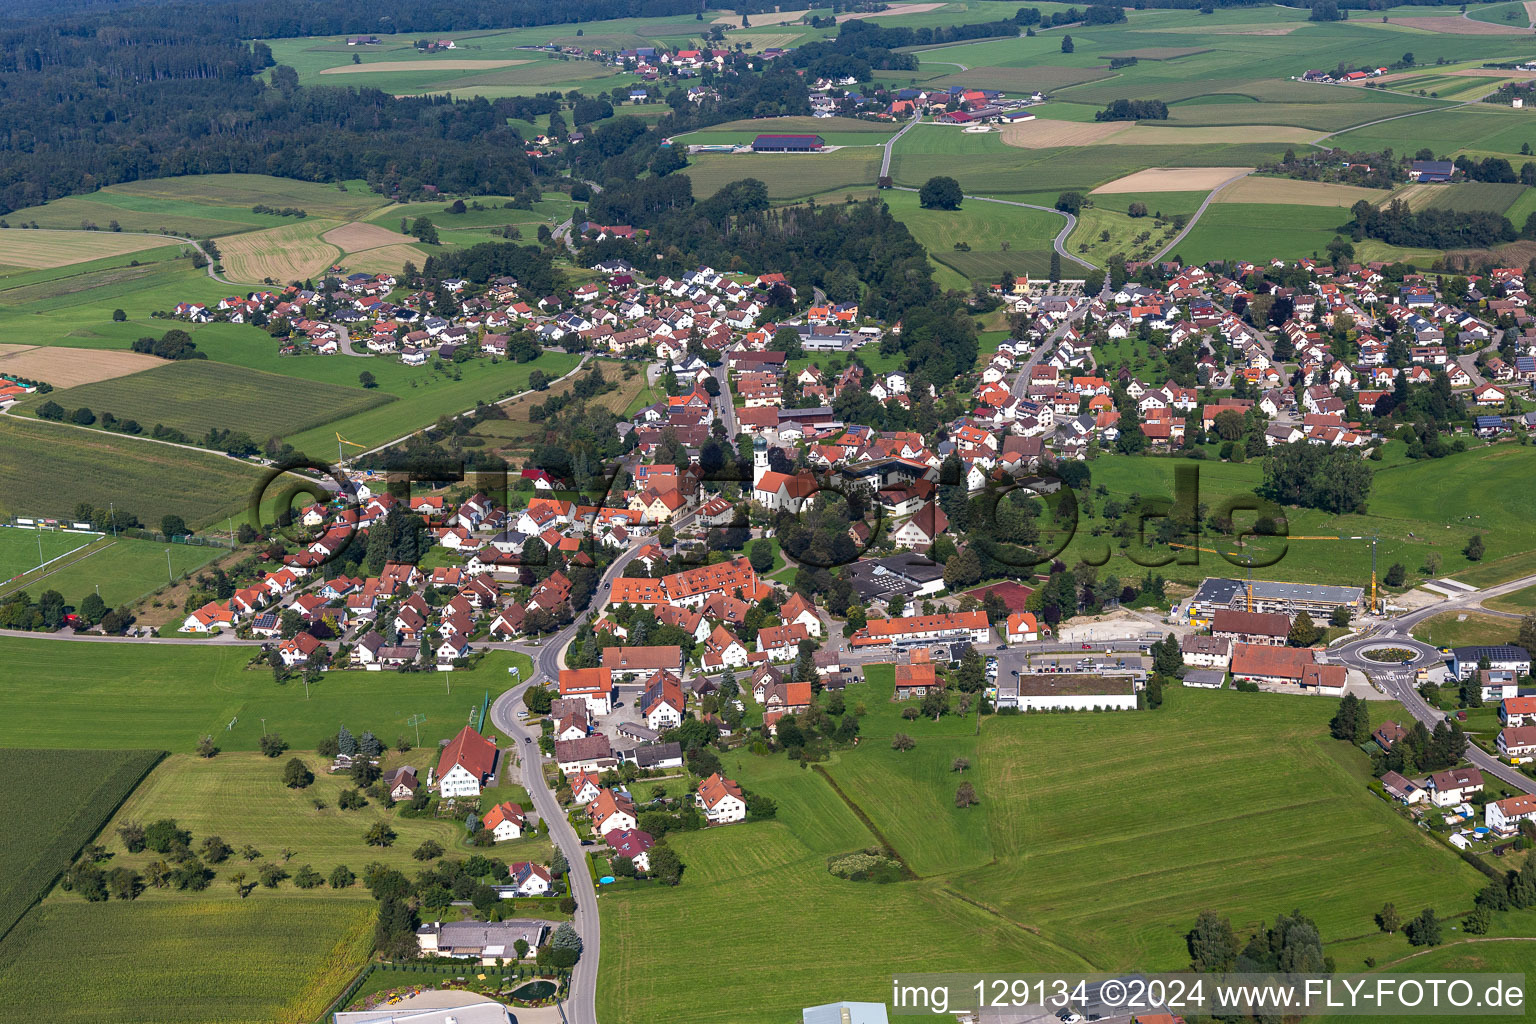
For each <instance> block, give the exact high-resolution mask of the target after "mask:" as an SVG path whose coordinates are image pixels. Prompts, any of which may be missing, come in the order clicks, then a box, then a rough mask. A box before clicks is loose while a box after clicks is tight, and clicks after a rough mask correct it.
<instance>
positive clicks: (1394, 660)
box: [1330, 635, 1445, 671]
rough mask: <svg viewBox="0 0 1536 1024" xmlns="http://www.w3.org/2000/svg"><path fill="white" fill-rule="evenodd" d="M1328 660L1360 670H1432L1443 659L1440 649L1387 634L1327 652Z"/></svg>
mask: <svg viewBox="0 0 1536 1024" xmlns="http://www.w3.org/2000/svg"><path fill="white" fill-rule="evenodd" d="M1330 658H1331V659H1332V660H1334V661H1338V662H1341V663H1343V664H1345V665H1348V666H1350V667H1351V668H1358V669H1361V670H1363V671H1372V670H1377V671H1380V670H1388V671H1392V670H1405V669H1421V668H1431V667H1433V666H1434V665H1437V664H1439V663H1440V662H1441V661H1443V660H1444V658H1445V656H1444V655H1443V654H1441V653H1440V648H1438V647H1435V646H1434V645H1432V644H1427V643H1424V642H1423V641H1422V640H1415V639H1414V638H1413V637H1410V636H1400V635H1388V636H1381V637H1375V638H1372V639H1365V640H1356V641H1354V642H1353V643H1349V644H1345V645H1344V646H1343V647H1340V648H1338V649H1337V650H1335V651H1332V652H1330Z"/></svg>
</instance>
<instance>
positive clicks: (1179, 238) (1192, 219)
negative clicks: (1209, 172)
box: [1147, 171, 1253, 263]
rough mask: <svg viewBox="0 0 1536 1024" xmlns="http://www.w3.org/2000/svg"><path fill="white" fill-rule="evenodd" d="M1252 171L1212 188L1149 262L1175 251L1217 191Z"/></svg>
mask: <svg viewBox="0 0 1536 1024" xmlns="http://www.w3.org/2000/svg"><path fill="white" fill-rule="evenodd" d="M1252 173H1253V172H1252V171H1244V172H1243V173H1242V174H1237V175H1233V176H1232V177H1230V178H1228V179H1227V180H1226V181H1224V182H1222V183H1221V184H1220V185H1217V186H1216V187H1215V188H1213V189H1211V191H1210V192H1208V193H1207V194H1206V197H1205V200H1204V201H1203V202H1201V204H1200V208H1199V209H1198V210H1196V211H1195V213H1194V216H1192V217H1190V218H1189V220H1188V221H1186V222H1185V223H1184V230H1182V231H1180V232H1179V233H1178V234H1176V235H1174V236H1173V238H1172V240H1171V241H1169V243H1168V244H1167V245H1165V246H1163V247H1162V248H1161V249H1159V250H1157V252H1155V253H1153V254H1152V258H1151V259H1149V260H1148V261H1147V262H1149V263H1156V262H1157V261H1158V260H1160V259H1162V258H1163V257H1164V256H1166V255H1167V254H1168V253H1169V252H1171V251H1173V247H1174V246H1176V245H1178V244H1179V243H1180V242H1182V241H1184V236H1185V235H1187V234H1189V233H1190V232H1191V231H1193V230H1194V228H1195V224H1196V222H1198V221H1199V220H1200V215H1201V214H1203V213H1205V208H1206V207H1207V206H1210V205H1211V200H1213V199H1215V198H1216V193H1218V192H1220V191H1221V190H1222V189H1224V188H1226V187H1227V186H1228V185H1230V184H1232V183H1233V182H1234V181H1241V180H1242V179H1243V178H1246V177H1248V175H1250V174H1252Z"/></svg>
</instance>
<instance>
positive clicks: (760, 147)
mask: <svg viewBox="0 0 1536 1024" xmlns="http://www.w3.org/2000/svg"><path fill="white" fill-rule="evenodd" d="M826 145H827V142H826V140H825V139H823V138H822V137H821V136H820V135H759V136H758V137H757V138H755V139H753V140H752V151H753V152H754V153H819V152H821V151H822V150H823V149H825V148H826Z"/></svg>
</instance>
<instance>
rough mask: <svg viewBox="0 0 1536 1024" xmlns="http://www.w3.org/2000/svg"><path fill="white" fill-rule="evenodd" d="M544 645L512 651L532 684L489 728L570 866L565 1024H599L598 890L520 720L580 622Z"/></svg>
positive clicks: (505, 700)
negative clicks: (572, 908) (517, 763)
mask: <svg viewBox="0 0 1536 1024" xmlns="http://www.w3.org/2000/svg"><path fill="white" fill-rule="evenodd" d="M639 550H640V547H639V545H638V544H637V545H636V546H635V547H632V548H630V549H629V550H627V551H625V552H624V553H623V554H622V555H620V556H619V557H618V558H617V559H615V560H614V562H613V564H612V565H611V566H609V567H608V571H607V572H605V573H604V574H603V579H602V582H601V583H600V584H599V585H598V594H597V596H596V597H594V598H593V604H594V607H601V606H602V604H603V602H604V601H606V599H607V591H608V588H609V587H610V586H611V585H612V583H613V580H614V579H616V578H618V577H619V576H621V575H623V573H624V567H625V566H627V565H629V563H630V562H632V561H634V558H635V554H636V553H637V552H638V551H639ZM588 614H591V613H590V612H589V613H585V614H584V615H583V616H580V617H578V619H577V621H576V622H573V623H571V624H570V625H569V626H567V627H566V628H565V629H563V630H561V631H560V632H559V633H557V634H555V635H554V636H553V637H552V638H550V639H549V640H547V641H545V642H544V643H543V644H542V645H541V646H539V647H538V648H536V649H535V648H530V647H528V646H526V645H513V646H514V647H515V648H516V649H518V650H522V651H524V652H525V653H528V654H530V655H532V656H533V659H534V664H533V678H531V679H526V680H524V681H523V682H521V683H520V684H518V685H517V686H515V687H513V688H512V689H510V690H508V691H507V692H506V693H503V694H502V695H501V696H500V697H498V698H496V702H495V703H494V704H492V705H491V723H492V724H493V725H494V726H495V727H496V728H497V729H498V730H499V731H501V732H504V733H506V734H507V735H508V736H510V737H512V741H513V743H514V744H515V746H516V747H517V750H518V754H519V757H520V758H521V759H522V761H523V764H524V771H523V787H524V788H525V789H527V790H528V796H529V797H530V798H531V799H532V801H533V806H534V807H535V808H537V810H538V812H539V816H540V817H541V818H543V819H544V820H545V821H546V822H548V823H549V837H550V839H551V840H552V841H553V842H554V844H555V845H556V846H558V847H559V848H560V852H561V853H563V854H565V860H566V863H567V864H569V865H570V875H569V876H568V877H569V879H570V886H571V895H572V896H574V897H575V898H576V914H575V916H574V918H573V919H572V922H571V923H572V925H573V926H574V927H575V929H576V932H577V934H579V935H580V936H581V942H582V951H581V959H580V960H578V961H577V962H576V968H575V970H574V971H573V972H572V973H571V987H570V993H569V995H568V996H567V997H566V1001H565V1006H564V1011H565V1013H564V1015H565V1020H566V1022H567V1024H597V967H598V961H599V960H600V958H601V956H602V945H603V933H602V927H601V925H600V924H599V922H598V916H597V913H598V910H597V887H596V886H595V885H593V882H592V873H591V871H590V870H588V866H587V858H586V849H585V848H584V847H583V846H582V845H581V840H580V839H579V838H577V835H576V830H575V829H574V828H572V827H571V823H570V820H569V819H568V818H566V816H565V811H564V810H563V809H562V808H561V807H560V803H559V801H558V800H556V799H555V794H554V791H553V790H551V789H550V788H549V784H548V782H546V781H545V778H544V768H543V758H542V755H540V753H539V747H538V742H539V741H538V735H537V733H535V732H534V731H532V730H531V729H530V728H527V727H525V726H524V725H523V724H522V722H520V721H519V720H518V717H517V712H518V710H519V709H520V708H521V707H522V697H523V692H524V691H525V690H527V689H528V687H529V686H532V685H533V684H535V683H540V684H542V683H549V682H554V681H556V680H558V679H559V678H560V662H561V659H562V655H563V654H564V652H565V648H566V646H567V645H568V644H570V642H571V641H572V640H574V639H575V638H576V630H577V628H578V626H579V625H580V622H581V620H582V618H585V617H586V615H588Z"/></svg>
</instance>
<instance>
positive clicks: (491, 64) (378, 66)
mask: <svg viewBox="0 0 1536 1024" xmlns="http://www.w3.org/2000/svg"><path fill="white" fill-rule="evenodd" d="M527 63H528V61H526V60H454V59H453V58H451V57H435V56H429V57H426V58H424V59H422V60H386V61H368V62H366V63H363V64H340V65H337V66H336V67H334V68H323V69H321V71H320V73H321V74H322V75H354V74H370V73H374V72H381V71H420V72H428V73H438V72H442V71H488V70H490V69H491V68H505V67H511V66H512V65H514V64H527Z"/></svg>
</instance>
